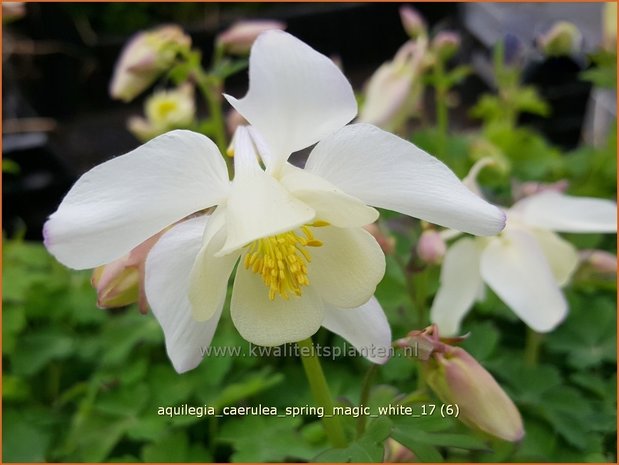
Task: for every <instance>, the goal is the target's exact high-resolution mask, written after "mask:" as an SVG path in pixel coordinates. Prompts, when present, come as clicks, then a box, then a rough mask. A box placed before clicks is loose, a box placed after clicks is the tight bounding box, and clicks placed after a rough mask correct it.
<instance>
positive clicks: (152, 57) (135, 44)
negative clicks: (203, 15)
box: [110, 25, 191, 102]
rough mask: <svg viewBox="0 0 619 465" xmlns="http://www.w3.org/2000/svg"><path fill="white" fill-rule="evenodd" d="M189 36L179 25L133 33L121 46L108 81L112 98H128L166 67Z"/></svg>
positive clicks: (188, 40) (140, 90)
mask: <svg viewBox="0 0 619 465" xmlns="http://www.w3.org/2000/svg"><path fill="white" fill-rule="evenodd" d="M190 46H191V38H190V37H189V36H188V35H186V34H185V33H184V32H183V30H182V29H181V28H180V27H178V26H173V25H169V26H162V27H159V28H157V29H153V30H151V31H145V32H140V33H138V34H137V35H135V36H134V37H133V38H132V39H131V40H130V41H129V42H128V43H127V45H126V46H125V48H124V49H123V51H122V53H121V56H120V59H119V60H118V63H117V64H116V67H115V69H114V76H113V77H112V82H111V83H110V95H111V96H112V98H115V99H118V100H123V101H125V102H129V101H131V100H133V99H134V98H135V97H136V96H137V95H139V94H140V93H141V92H142V91H144V90H145V89H146V88H148V87H149V86H150V85H151V84H152V83H153V82H155V80H156V79H157V78H158V77H159V76H160V75H161V73H163V72H164V71H165V70H166V69H167V68H169V67H170V66H171V65H172V63H173V61H174V59H175V57H176V54H177V53H178V50H179V49H180V48H189V47H190Z"/></svg>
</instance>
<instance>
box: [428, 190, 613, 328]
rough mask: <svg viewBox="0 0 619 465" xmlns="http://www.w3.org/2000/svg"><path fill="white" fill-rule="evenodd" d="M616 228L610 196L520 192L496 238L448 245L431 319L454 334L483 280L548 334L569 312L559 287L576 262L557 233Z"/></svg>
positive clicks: (529, 322) (477, 296)
mask: <svg viewBox="0 0 619 465" xmlns="http://www.w3.org/2000/svg"><path fill="white" fill-rule="evenodd" d="M616 231H617V205H616V203H615V202H612V201H610V200H604V199H595V198H588V197H572V196H568V195H565V194H562V193H559V192H554V191H543V192H540V193H538V194H535V195H532V196H530V197H525V198H524V199H522V200H520V201H518V202H517V203H516V204H514V205H513V206H512V208H510V209H509V210H507V225H506V227H505V230H504V231H503V232H502V233H501V234H500V235H499V236H497V237H492V238H469V237H465V238H462V239H459V240H457V241H456V242H455V243H454V244H453V245H452V246H451V247H449V249H448V250H447V254H446V255H445V258H444V260H443V267H442V269H441V286H440V288H439V290H438V292H437V294H436V297H435V298H434V302H433V305H432V310H431V319H432V322H434V323H436V324H437V325H438V327H439V328H440V330H441V333H442V334H445V335H454V334H457V333H458V332H459V329H460V323H461V321H462V319H463V318H464V316H465V315H466V313H467V312H468V311H469V310H470V308H471V307H472V306H473V303H474V302H475V300H478V299H482V298H483V295H484V290H485V286H484V283H485V284H487V285H488V286H489V287H490V288H491V289H492V290H493V291H494V292H495V293H496V294H497V295H498V296H499V297H500V298H501V299H502V300H503V302H505V303H506V304H507V305H509V307H510V308H511V309H512V310H513V311H514V312H515V313H516V315H518V317H519V318H520V319H521V320H522V321H524V322H525V323H526V324H527V325H528V326H529V327H530V328H531V329H533V330H535V331H537V332H540V333H543V332H548V331H552V330H553V329H554V328H555V327H556V326H557V325H558V324H559V323H561V322H562V321H563V319H564V318H565V316H566V314H567V310H568V306H567V301H566V300H565V297H564V296H563V293H562V292H561V287H562V286H564V285H566V284H567V283H568V282H569V280H570V278H571V276H572V274H573V273H574V271H575V270H576V268H577V266H578V263H579V256H578V252H577V250H576V249H575V248H574V246H573V245H572V244H570V243H569V242H567V241H566V240H564V239H562V238H561V237H560V236H559V235H557V234H556V232H566V233H570V232H571V233H587V232H603V233H611V232H616ZM446 233H447V234H448V235H451V234H450V232H447V231H446ZM452 236H453V235H452Z"/></svg>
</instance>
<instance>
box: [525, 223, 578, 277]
mask: <svg viewBox="0 0 619 465" xmlns="http://www.w3.org/2000/svg"><path fill="white" fill-rule="evenodd" d="M529 232H530V234H532V235H533V236H534V237H535V239H536V240H537V243H538V244H539V245H540V247H541V248H542V252H544V256H545V257H546V260H548V264H549V265H550V269H551V270H552V273H553V275H554V277H555V279H556V280H557V284H558V285H559V286H565V285H566V284H567V283H568V282H569V280H570V278H571V277H572V274H574V271H576V268H578V263H579V258H578V251H577V250H576V248H575V247H574V246H573V245H572V244H570V243H569V242H568V241H566V240H565V239H562V238H561V237H559V235H557V234H555V233H553V232H552V231H548V230H545V229H532V230H530V231H529Z"/></svg>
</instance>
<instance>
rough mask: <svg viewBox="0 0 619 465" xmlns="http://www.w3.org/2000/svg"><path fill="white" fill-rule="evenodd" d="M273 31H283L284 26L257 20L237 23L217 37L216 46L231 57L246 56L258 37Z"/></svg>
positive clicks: (277, 22) (280, 23) (274, 22)
mask: <svg viewBox="0 0 619 465" xmlns="http://www.w3.org/2000/svg"><path fill="white" fill-rule="evenodd" d="M273 29H277V30H280V31H283V30H284V29H286V24H285V23H282V22H280V21H270V20H258V19H256V20H251V21H239V22H237V23H234V24H233V25H232V26H230V27H229V28H228V29H226V30H225V31H224V32H222V33H221V34H219V35H218V36H217V46H218V47H222V48H223V50H224V51H225V52H226V53H230V54H232V55H247V54H248V53H249V50H250V49H251V46H252V45H253V43H254V41H255V40H256V39H257V38H258V36H259V35H260V34H262V33H263V32H265V31H270V30H273Z"/></svg>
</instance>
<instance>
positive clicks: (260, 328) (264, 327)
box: [230, 266, 324, 346]
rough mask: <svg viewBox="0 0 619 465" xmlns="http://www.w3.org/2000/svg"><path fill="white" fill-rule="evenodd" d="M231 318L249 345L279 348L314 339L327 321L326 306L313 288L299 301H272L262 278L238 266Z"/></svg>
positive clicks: (293, 297)
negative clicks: (323, 322) (325, 315)
mask: <svg viewBox="0 0 619 465" xmlns="http://www.w3.org/2000/svg"><path fill="white" fill-rule="evenodd" d="M230 314H231V315H232V321H233V323H234V326H236V328H237V329H238V330H239V333H241V336H243V337H244V338H245V339H247V340H248V341H249V342H251V343H253V344H256V345H261V346H277V345H281V344H285V343H288V342H297V341H301V340H303V339H307V338H308V337H310V336H311V335H313V334H314V333H315V332H316V331H318V329H319V328H320V325H321V323H322V320H323V318H324V305H323V303H322V301H321V300H320V298H319V297H318V296H317V295H316V293H315V292H314V289H313V288H312V287H311V286H308V287H305V288H303V294H302V295H301V296H300V297H297V296H291V297H290V299H289V300H284V299H283V298H281V297H280V296H276V297H275V299H274V300H269V291H268V288H267V287H266V286H265V285H264V283H263V282H262V278H261V277H260V276H259V275H257V274H255V273H252V272H251V271H249V270H246V269H245V267H243V266H238V267H237V270H236V278H235V280H234V289H233V292H232V301H231V303H230Z"/></svg>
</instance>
